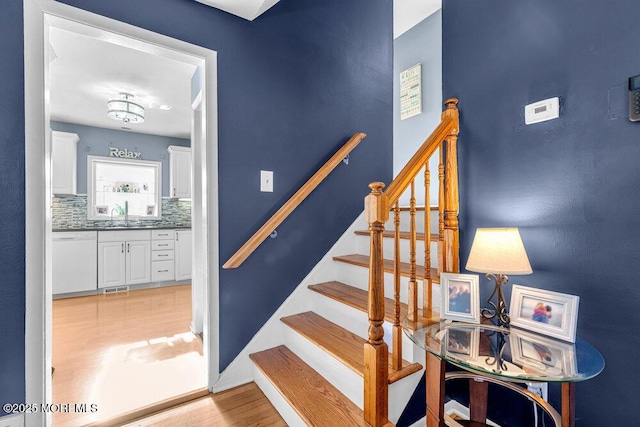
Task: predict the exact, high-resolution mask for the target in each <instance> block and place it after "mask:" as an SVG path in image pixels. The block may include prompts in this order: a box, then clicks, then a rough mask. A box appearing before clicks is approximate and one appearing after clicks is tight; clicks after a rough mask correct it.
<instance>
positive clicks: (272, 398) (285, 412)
mask: <svg viewBox="0 0 640 427" xmlns="http://www.w3.org/2000/svg"><path fill="white" fill-rule="evenodd" d="M254 381H255V383H256V384H257V385H258V387H259V388H260V390H262V392H263V393H264V395H265V396H267V399H269V402H271V404H272V405H273V407H274V408H276V411H278V413H279V414H280V416H281V417H282V418H283V419H284V421H285V422H286V423H287V425H288V426H290V427H306V425H307V424H306V423H305V422H304V421H303V420H302V418H300V416H299V415H298V413H297V412H296V411H295V410H294V409H293V408H292V407H291V405H289V402H287V401H286V399H285V398H284V397H282V395H281V394H280V392H279V391H278V390H277V389H276V388H275V386H274V385H273V384H272V383H271V381H269V379H268V378H267V377H266V376H265V375H264V374H263V373H262V371H261V370H260V369H258V368H257V367H255V366H254Z"/></svg>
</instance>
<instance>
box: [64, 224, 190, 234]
mask: <svg viewBox="0 0 640 427" xmlns="http://www.w3.org/2000/svg"><path fill="white" fill-rule="evenodd" d="M189 228H191V225H190V224H189V225H131V226H129V227H125V226H113V227H109V226H97V225H96V226H85V227H66V228H54V229H53V230H52V231H53V232H54V233H58V232H64V231H123V230H182V229H189Z"/></svg>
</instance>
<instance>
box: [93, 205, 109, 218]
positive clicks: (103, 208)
mask: <svg viewBox="0 0 640 427" xmlns="http://www.w3.org/2000/svg"><path fill="white" fill-rule="evenodd" d="M94 209H95V210H96V215H99V216H109V206H107V205H95V206H94Z"/></svg>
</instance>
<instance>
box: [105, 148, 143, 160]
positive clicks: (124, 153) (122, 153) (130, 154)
mask: <svg viewBox="0 0 640 427" xmlns="http://www.w3.org/2000/svg"><path fill="white" fill-rule="evenodd" d="M109 157H124V158H127V159H140V158H142V153H136V152H134V151H129V150H127V149H126V148H125V149H124V150H121V149H119V148H117V147H109Z"/></svg>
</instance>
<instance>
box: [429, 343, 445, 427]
mask: <svg viewBox="0 0 640 427" xmlns="http://www.w3.org/2000/svg"><path fill="white" fill-rule="evenodd" d="M425 364H426V369H425V376H426V382H427V427H444V426H445V423H444V374H445V361H444V360H442V359H440V358H439V357H437V356H434V355H433V354H431V353H429V352H427V357H426V363H425Z"/></svg>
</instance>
